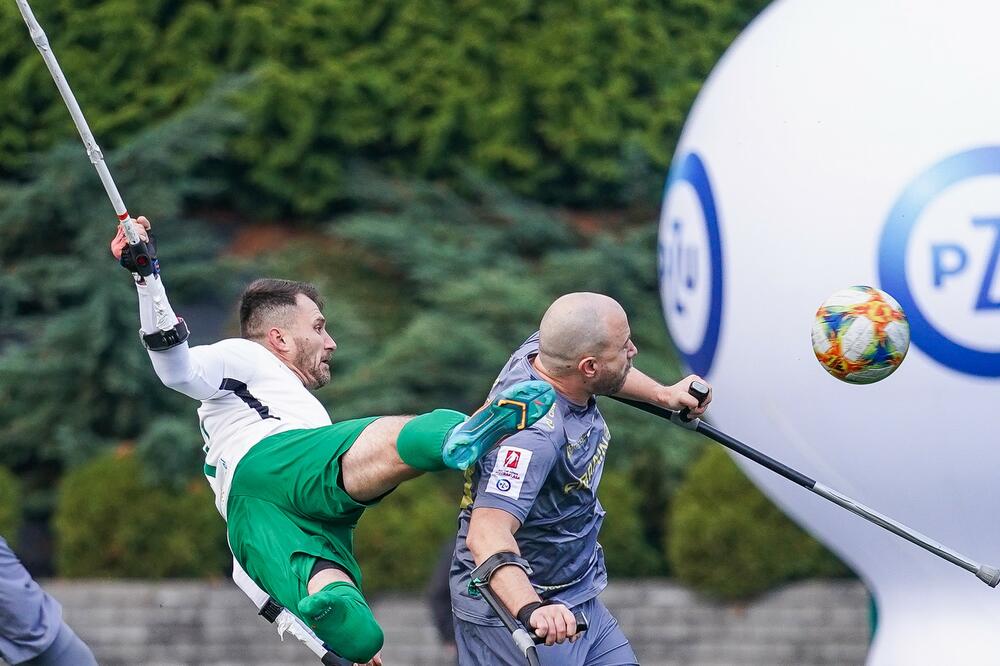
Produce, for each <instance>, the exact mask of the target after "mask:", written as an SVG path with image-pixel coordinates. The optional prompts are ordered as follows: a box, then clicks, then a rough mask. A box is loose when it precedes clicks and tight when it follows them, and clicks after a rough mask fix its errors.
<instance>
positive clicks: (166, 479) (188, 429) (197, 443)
mask: <svg viewBox="0 0 1000 666" xmlns="http://www.w3.org/2000/svg"><path fill="white" fill-rule="evenodd" d="M197 423H198V421H197V419H196V418H194V415H193V414H186V415H183V416H180V417H177V416H161V417H158V418H156V419H154V420H153V421H152V422H151V423H150V424H149V427H148V428H146V430H145V432H143V434H142V436H141V437H140V438H139V441H138V443H137V445H136V455H137V456H138V458H139V461H140V463H141V466H142V470H143V473H144V475H145V479H146V480H147V481H149V482H150V483H151V484H153V485H155V486H160V487H163V488H169V489H171V490H174V491H177V490H180V489H182V488H183V487H185V486H186V485H188V484H189V483H190V482H191V477H192V476H193V475H194V474H195V473H196V472H197V471H198V470H201V469H202V465H203V463H204V459H205V452H204V450H203V449H202V444H203V443H204V440H203V439H202V438H201V435H200V434H199V433H198V425H197Z"/></svg>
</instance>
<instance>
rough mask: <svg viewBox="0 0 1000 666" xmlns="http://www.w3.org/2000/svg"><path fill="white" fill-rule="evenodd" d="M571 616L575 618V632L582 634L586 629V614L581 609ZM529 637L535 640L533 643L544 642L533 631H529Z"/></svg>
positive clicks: (539, 643)
mask: <svg viewBox="0 0 1000 666" xmlns="http://www.w3.org/2000/svg"><path fill="white" fill-rule="evenodd" d="M573 617H574V618H576V633H577V634H582V633H583V632H585V631H587V624H588V623H587V615H586V614H585V613H584V612H583V611H576V612H575V613H573ZM573 635H574V636H575V635H576V634H573ZM531 639H532V640H533V641H535V645H541V644H542V643H544V642H545V639H544V638H542V637H541V636H538V635H536V634H535V632H534V631H532V632H531Z"/></svg>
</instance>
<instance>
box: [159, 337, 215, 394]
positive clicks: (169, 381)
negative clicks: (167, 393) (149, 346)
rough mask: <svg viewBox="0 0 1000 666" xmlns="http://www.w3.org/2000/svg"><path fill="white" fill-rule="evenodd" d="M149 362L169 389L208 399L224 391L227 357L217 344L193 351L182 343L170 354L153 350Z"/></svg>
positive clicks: (170, 351)
mask: <svg viewBox="0 0 1000 666" xmlns="http://www.w3.org/2000/svg"><path fill="white" fill-rule="evenodd" d="M149 360H150V361H152V362H153V370H155V371H156V376H157V377H159V378H160V381H161V382H163V384H164V385H165V386H168V387H170V388H172V389H174V390H175V391H179V392H181V393H183V394H184V395H186V396H188V397H189V398H194V399H195V400H208V399H209V398H212V397H215V396H216V395H217V394H220V393H223V392H224V391H223V390H222V388H221V386H222V379H223V377H225V368H226V364H225V357H224V354H223V353H222V351H221V350H220V349H217V348H215V346H214V345H212V346H199V347H195V348H194V349H191V348H189V347H188V343H187V342H182V343H181V344H179V345H177V346H176V347H171V348H170V349H167V350H166V351H150V352H149Z"/></svg>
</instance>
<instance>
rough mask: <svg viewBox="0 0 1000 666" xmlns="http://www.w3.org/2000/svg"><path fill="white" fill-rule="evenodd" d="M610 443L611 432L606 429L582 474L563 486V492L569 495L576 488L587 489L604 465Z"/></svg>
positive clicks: (576, 489)
mask: <svg viewBox="0 0 1000 666" xmlns="http://www.w3.org/2000/svg"><path fill="white" fill-rule="evenodd" d="M610 443H611V433H610V432H608V431H605V432H604V435H603V436H602V437H601V441H600V443H599V444H598V445H597V451H595V452H594V457H593V458H591V459H590V462H589V463H588V464H587V469H586V470H584V472H583V474H582V475H581V476H580V478H579V479H577V480H576V481H571V482H569V483H567V484H566V485H564V486H563V494H565V495H569V494H570V493H574V492H576V491H578V490H589V489H590V488H591V485H592V484H593V482H594V477H596V476H597V474H598V472H599V471H600V470H601V468H602V467H603V465H604V459H605V458H606V457H607V455H608V444H610Z"/></svg>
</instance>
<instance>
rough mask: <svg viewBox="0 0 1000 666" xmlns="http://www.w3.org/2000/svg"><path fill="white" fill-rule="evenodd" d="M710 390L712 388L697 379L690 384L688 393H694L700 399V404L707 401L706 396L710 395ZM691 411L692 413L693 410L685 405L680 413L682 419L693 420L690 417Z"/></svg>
mask: <svg viewBox="0 0 1000 666" xmlns="http://www.w3.org/2000/svg"><path fill="white" fill-rule="evenodd" d="M710 391H711V389H710V388H708V387H707V386H706V385H705V384H703V383H702V382H699V381H698V380H697V379H696V380H694V381H693V382H691V385H690V386H688V393H690V394H691V395H693V396H694V397H695V398H696V399H697V400H698V404H699V405H700V404H701V403H703V402H705V398H707V397H708V394H709V392H710ZM690 413H691V410H690V409H688V408H687V407H685V408H684V409H682V410H681V413H680V415H679V416H680V419H681V421H685V422H686V421H690V420H691V419H690V417H689V414H690Z"/></svg>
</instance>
